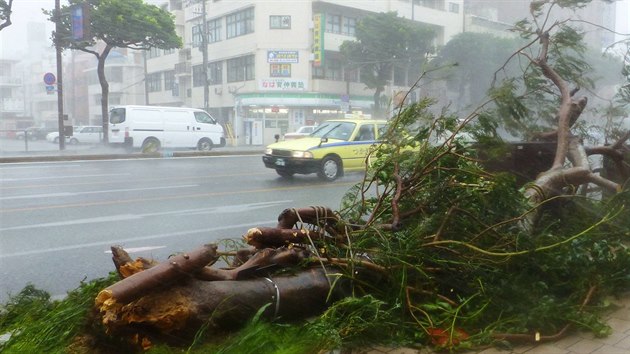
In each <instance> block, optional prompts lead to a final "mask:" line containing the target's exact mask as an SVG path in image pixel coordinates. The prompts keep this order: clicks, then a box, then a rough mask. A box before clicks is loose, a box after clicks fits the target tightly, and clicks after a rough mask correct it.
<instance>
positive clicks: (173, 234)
mask: <svg viewBox="0 0 630 354" xmlns="http://www.w3.org/2000/svg"><path fill="white" fill-rule="evenodd" d="M277 223H278V220H267V221H257V222H251V223H245V224H239V225H229V226H219V227H211V228H204V229H196V230H188V231H180V232H169V233H164V234H157V235H148V236H141V237H131V238H125V239H118V240H106V241H99V242H88V243H83V244H73V245H69V246H60V247H50V248H43V249H38V250H29V251H22V252H14V253H7V254H0V259H3V258H11V257H23V256H32V255H38V254H43V253H51V252H62V251H70V250H77V249H81V248H87V247H96V246H106V245H109V246H111V245H121V244H124V243H128V242H137V241H147V240H156V239H160V238H173V237H181V236H187V235H192V234H200V233H208V232H216V231H224V230H231V229H243V228H250V227H252V226H265V225H275V224H277Z"/></svg>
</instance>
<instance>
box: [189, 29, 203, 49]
mask: <svg viewBox="0 0 630 354" xmlns="http://www.w3.org/2000/svg"><path fill="white" fill-rule="evenodd" d="M202 27H203V26H201V24H199V25H194V26H193V27H192V46H193V48H196V47H199V46H201V32H202Z"/></svg>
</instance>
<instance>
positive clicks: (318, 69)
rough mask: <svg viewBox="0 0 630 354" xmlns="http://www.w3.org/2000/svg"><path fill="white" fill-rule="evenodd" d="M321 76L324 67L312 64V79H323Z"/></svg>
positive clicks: (322, 75)
mask: <svg viewBox="0 0 630 354" xmlns="http://www.w3.org/2000/svg"><path fill="white" fill-rule="evenodd" d="M323 78H324V67H323V66H313V79H323Z"/></svg>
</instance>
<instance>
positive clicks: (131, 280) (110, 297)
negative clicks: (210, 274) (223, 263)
mask: <svg viewBox="0 0 630 354" xmlns="http://www.w3.org/2000/svg"><path fill="white" fill-rule="evenodd" d="M217 258H218V257H217V246H216V245H213V244H208V245H204V246H202V247H200V248H198V249H196V250H194V251H192V252H190V253H184V254H180V255H176V256H174V257H172V258H171V259H169V260H168V261H166V262H163V263H160V264H158V265H157V266H155V267H152V268H149V269H147V270H145V271H142V272H139V273H136V274H133V275H131V276H129V277H127V278H125V279H123V280H121V281H119V282H117V283H115V284H113V285H111V286H109V287H107V288H105V289H104V290H102V291H101V292H99V294H98V296H97V297H96V306H97V307H101V308H103V307H108V306H113V305H114V304H126V303H129V302H131V301H133V300H135V299H137V298H139V297H142V296H145V295H147V294H148V293H150V292H151V291H152V290H153V289H156V288H160V287H165V286H168V285H170V284H173V283H175V282H177V281H180V280H181V279H182V278H187V277H191V276H192V275H193V274H194V273H195V272H197V271H199V269H201V268H203V267H205V266H206V265H208V264H209V263H211V262H214V261H216V259H217Z"/></svg>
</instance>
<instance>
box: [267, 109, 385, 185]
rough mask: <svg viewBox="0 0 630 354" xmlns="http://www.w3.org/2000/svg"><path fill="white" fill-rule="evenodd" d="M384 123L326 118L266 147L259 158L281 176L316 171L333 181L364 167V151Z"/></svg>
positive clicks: (378, 133) (367, 149) (380, 131)
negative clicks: (293, 137) (297, 136)
mask: <svg viewBox="0 0 630 354" xmlns="http://www.w3.org/2000/svg"><path fill="white" fill-rule="evenodd" d="M386 126H387V121H386V120H374V119H333V120H328V121H326V122H324V123H322V124H320V125H319V126H317V128H316V130H315V131H313V132H312V133H311V134H310V135H308V136H306V137H304V138H301V139H297V140H287V141H282V142H278V143H275V144H271V145H269V146H267V149H266V151H265V155H264V156H263V158H262V159H263V162H264V164H265V167H267V168H272V169H274V170H276V172H277V173H278V175H280V176H282V177H292V176H293V175H294V174H310V173H317V175H318V176H319V177H320V178H322V179H324V180H326V181H334V180H335V179H337V178H338V177H340V176H343V173H344V171H360V170H362V169H364V168H365V160H366V157H367V154H368V152H369V151H370V148H371V147H372V145H375V144H376V143H377V142H378V140H379V139H380V137H381V135H382V134H384V132H385V131H386Z"/></svg>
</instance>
